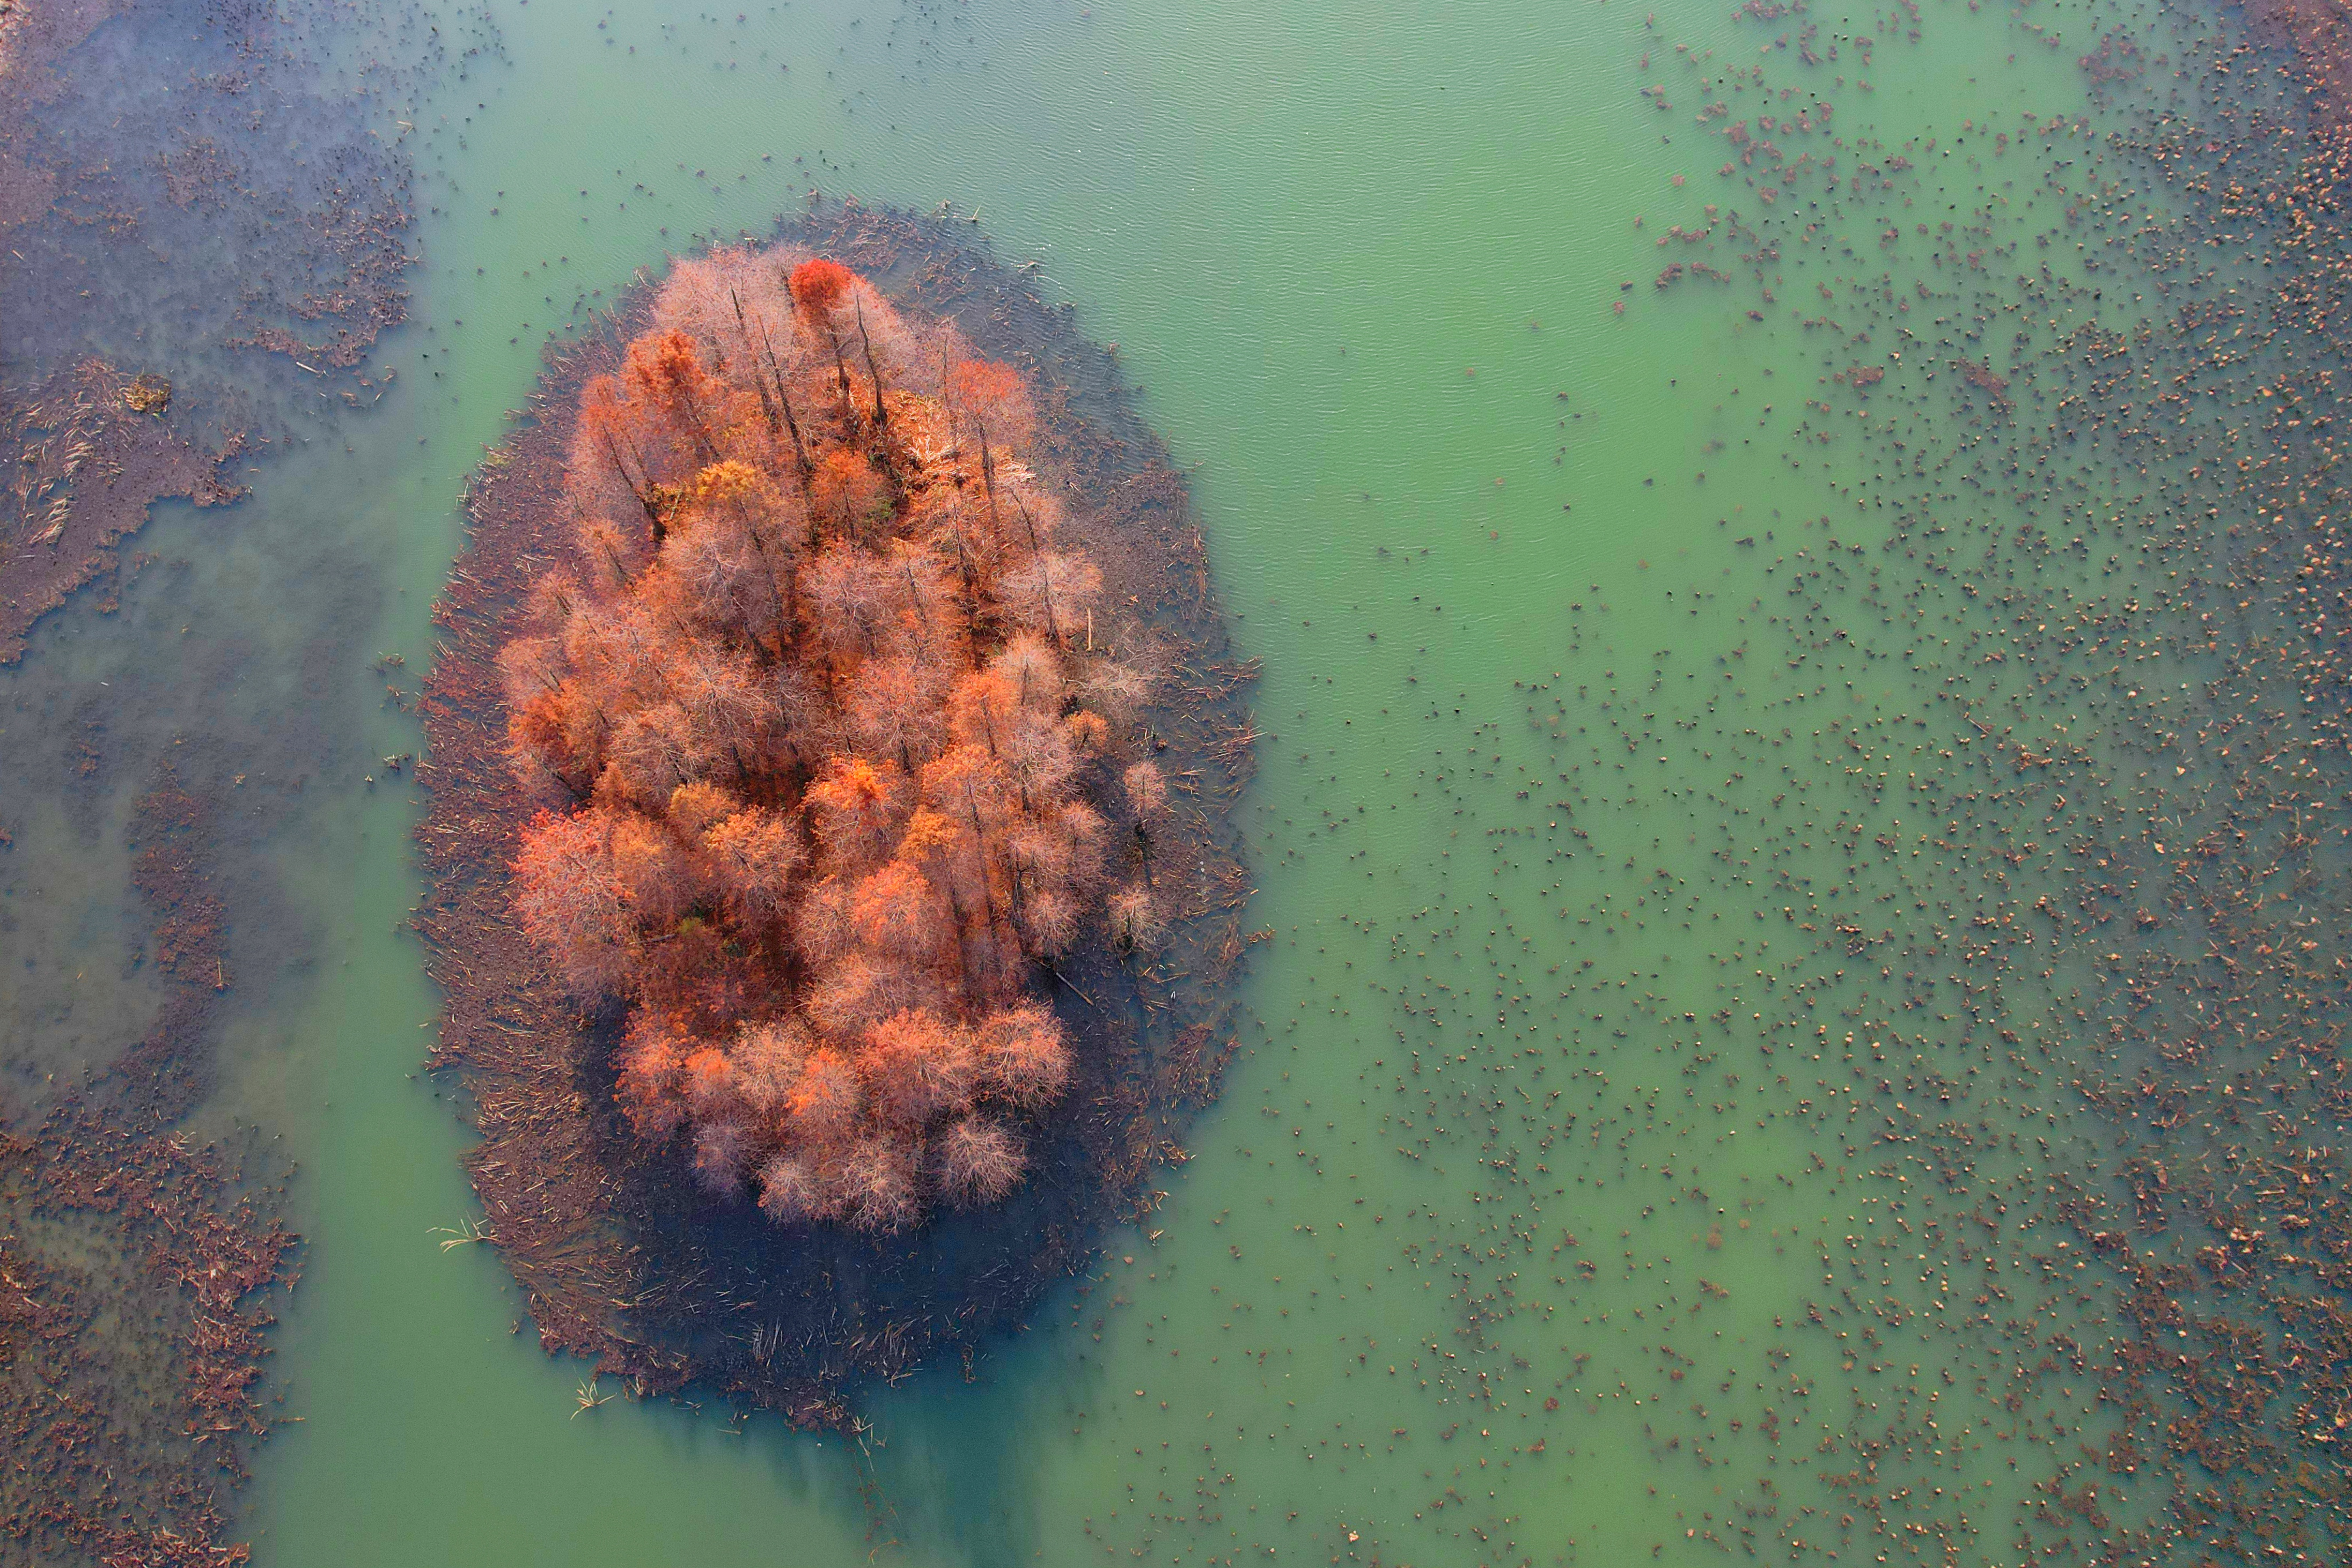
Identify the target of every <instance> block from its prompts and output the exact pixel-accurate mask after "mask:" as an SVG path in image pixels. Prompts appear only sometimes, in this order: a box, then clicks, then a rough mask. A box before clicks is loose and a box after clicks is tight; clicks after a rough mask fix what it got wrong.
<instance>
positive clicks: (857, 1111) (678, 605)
mask: <svg viewBox="0 0 2352 1568" xmlns="http://www.w3.org/2000/svg"><path fill="white" fill-rule="evenodd" d="M1034 433H1035V413H1034V409H1033V407H1032V404H1031V402H1030V398H1029V395H1028V390H1027V388H1026V386H1025V385H1024V382H1023V380H1022V378H1021V376H1020V375H1019V374H1018V373H1017V372H1015V371H1013V370H1012V369H1011V368H1010V367H1008V366H1005V365H1003V364H997V363H992V362H989V361H982V360H980V359H978V358H976V357H975V356H974V355H973V354H972V353H971V350H970V348H969V346H968V345H967V344H966V343H965V342H964V341H963V340H962V339H961V337H960V335H959V334H958V333H957V332H956V330H955V329H954V328H953V327H952V326H951V325H949V324H946V323H943V322H940V321H935V320H919V319H913V318H911V317H908V316H902V315H901V313H900V312H898V310H897V309H895V308H893V307H892V306H891V305H890V304H889V302H888V301H887V300H885V299H884V298H882V297H881V296H880V295H879V294H878V293H877V292H876V291H875V289H874V288H873V287H870V286H869V285H868V284H867V283H866V280H865V279H864V278H862V277H858V276H857V275H856V274H855V273H853V272H851V271H850V270H849V269H848V268H846V267H842V266H840V265H839V264H838V263H835V262H833V261H830V260H826V259H823V258H819V257H803V256H791V255H786V254H783V253H782V252H780V251H773V250H770V251H761V250H753V249H738V250H730V251H721V252H719V253H717V254H714V255H712V256H708V257H706V258H703V259H699V260H695V261H689V262H684V263H681V264H679V265H678V267H677V269H676V271H675V272H674V274H673V275H672V277H670V279H669V280H668V281H667V283H666V284H665V285H664V286H663V287H662V288H661V290H660V292H659V294H658V296H657V298H656V303H655V307H654V320H653V324H652V326H651V328H650V329H649V330H647V331H646V333H645V334H644V335H642V336H640V337H639V338H637V339H636V340H635V341H634V342H632V343H631V344H629V346H628V350H627V355H626V360H625V364H624V365H623V367H622V368H621V369H620V370H619V371H617V372H616V373H614V374H610V375H601V376H598V377H596V378H594V379H593V380H592V381H590V382H588V383H587V384H586V385H585V386H584V388H583V392H582V394H581V402H580V409H579V418H578V426H577V433H576V435H575V438H574V441H573V444H572V453H571V464H570V470H569V476H568V483H567V486H566V489H565V493H564V495H563V497H562V503H561V504H562V505H563V506H565V507H567V508H568V509H569V512H570V516H571V522H572V527H573V528H574V529H575V531H576V537H577V540H578V545H579V549H578V552H577V555H578V559H579V561H580V562H581V564H580V565H579V566H578V567H577V568H575V569H572V570H557V571H554V572H551V573H550V574H549V575H548V576H547V577H546V578H545V579H544V580H541V583H540V584H539V586H538V588H537V590H536V592H535V596H534V600H533V602H532V603H531V605H530V614H529V622H530V624H529V626H528V628H527V630H526V631H525V632H523V633H522V634H520V635H518V636H517V637H516V638H515V639H514V640H513V641H511V642H510V643H509V644H508V645H507V646H506V648H505V649H504V651H503V653H502V654H501V666H502V671H503V674H504V676H505V678H506V682H507V688H508V697H509V714H510V719H509V733H510V739H511V745H512V751H513V758H514V766H515V771H516V776H517V779H518V780H519V781H520V785H521V787H522V788H524V789H529V790H531V791H533V792H534V793H535V794H537V795H538V796H539V797H541V804H542V806H543V807H544V809H543V810H541V812H540V813H539V814H538V815H537V816H536V817H535V819H534V820H533V821H532V822H531V823H530V826H529V828H528V829H527V830H526V831H525V832H524V834H523V837H522V844H521V851H520V856H519V857H518V859H517V860H516V862H514V873H515V907H516V910H517V914H518V915H519V917H520V921H521V923H522V925H523V927H524V929H525V930H526V931H527V932H528V933H529V934H530V936H531V938H532V939H533V940H534V941H535V942H536V943H538V944H539V945H540V946H541V947H542V948H543V949H544V950H545V951H546V952H547V953H548V954H549V955H550V956H551V958H552V959H553V961H554V963H555V964H556V965H557V967H559V968H560V969H561V970H562V974H563V976H564V978H565V980H566V981H567V983H568V984H569V985H570V986H571V988H572V989H573V990H574V991H575V992H576V993H577V994H579V995H580V996H582V997H583V998H617V999H620V1000H623V1001H625V1003H626V1005H627V1009H628V1015H627V1022H626V1030H625V1042H624V1044H623V1047H622V1054H621V1060H620V1061H619V1074H618V1077H619V1086H620V1096H621V1100H622V1103H623V1105H624V1107H625V1110H626V1112H627V1113H628V1116H629V1118H630V1121H631V1122H632V1124H634V1125H635V1127H636V1129H637V1130H638V1131H639V1132H640V1133H641V1134H644V1135H645V1136H646V1137H648V1138H652V1139H656V1140H667V1139H669V1138H672V1137H674V1136H677V1135H678V1134H680V1133H681V1131H682V1130H683V1131H685V1132H687V1133H690V1135H691V1138H692V1143H693V1160H694V1168H695V1171H696V1173H697V1175H698V1176H699V1178H700V1179H701V1180H702V1181H703V1182H704V1183H706V1184H707V1185H708V1186H709V1187H710V1188H711V1189H712V1190H713V1191H715V1192H718V1193H739V1192H742V1191H744V1190H745V1189H746V1187H747V1185H748V1186H750V1187H751V1188H752V1189H755V1190H756V1193H757V1196H758V1199H759V1202H760V1205H761V1208H762V1209H764V1210H765V1211H766V1212H767V1214H768V1215H770V1216H771V1217H772V1218H774V1219H775V1220H777V1221H778V1222H780V1223H793V1222H798V1221H809V1220H832V1221H843V1222H846V1223H849V1224H853V1225H856V1226H858V1227H861V1228H867V1229H873V1230H890V1229H896V1228H901V1227H904V1226H907V1225H909V1224H911V1223H913V1222H915V1221H916V1220H917V1219H918V1218H920V1217H921V1216H922V1215H923V1213H924V1212H925V1211H926V1209H927V1207H929V1205H930V1204H931V1203H933V1202H934V1201H947V1202H950V1203H963V1204H975V1203H985V1202H989V1201H992V1200H993V1199H996V1198H998V1197H1003V1195H1004V1194H1005V1193H1006V1192H1007V1191H1009V1190H1010V1189H1011V1188H1013V1186H1015V1185H1016V1184H1017V1183H1018V1182H1019V1181H1020V1179H1021V1176H1022V1174H1023V1171H1024V1160H1025V1152H1024V1145H1023V1142H1022V1139H1021V1136H1020V1131H1019V1129H1020V1126H1021V1124H1022V1123H1023V1121H1024V1119H1025V1118H1029V1117H1031V1116H1034V1113H1036V1112H1037V1111H1039V1110H1040V1109H1042V1108H1043V1107H1045V1106H1046V1105H1048V1104H1050V1103H1052V1102H1053V1101H1054V1100H1055V1098H1056V1097H1057V1096H1059V1095H1060V1094H1061V1093H1062V1092H1063V1091H1064V1088H1065V1085H1066V1082H1067V1081H1068V1078H1069V1075H1070V1071H1071V1062H1070V1048H1069V1043H1068V1040H1067V1038H1066V1034H1065V1032H1064V1030H1063V1029H1062V1027H1061V1025H1060V1024H1059V1022H1058V1021H1057V1020H1056V1019H1055V1016H1054V1014H1053V1012H1052V1010H1051V1009H1049V1008H1048V1007H1046V1006H1045V1005H1044V1003H1043V1002H1042V1001H1041V1000H1040V999H1039V998H1038V996H1037V994H1036V984H1035V975H1036V973H1037V970H1038V967H1039V965H1040V963H1041V962H1050V961H1051V959H1052V958H1053V957H1054V956H1055V955H1057V954H1060V953H1062V952H1064V951H1065V950H1066V949H1067V948H1068V947H1069V946H1071V945H1072V944H1073V943H1074V942H1076V941H1077V940H1079V939H1080V938H1081V937H1082V936H1086V935H1087V932H1088V928H1089V926H1090V925H1091V926H1092V927H1093V928H1094V929H1095V930H1096V931H1097V932H1098V933H1100V934H1101V935H1103V936H1106V937H1107V938H1108V940H1110V941H1111V942H1113V943H1114V944H1116V945H1117V946H1120V947H1123V948H1131V947H1133V946H1137V945H1139V944H1148V943H1150V941H1151V940H1152V939H1153V938H1154V936H1155V935H1156V933H1157V930H1158V925H1159V918H1160V917H1159V915H1158V914H1157V913H1156V911H1155V909H1154V907H1153V902H1152V896H1151V893H1150V886H1149V859H1148V855H1146V854H1144V853H1143V852H1142V850H1143V849H1144V848H1145V847H1146V845H1147V843H1148V836H1149V832H1150V824H1151V822H1152V821H1153V820H1154V819H1155V818H1156V817H1157V816H1158V815H1159V814H1160V813H1161V812H1163V811H1164V810H1166V790H1165V786H1164V783H1163V781H1162V780H1161V779H1160V776H1159V773H1158V771H1157V769H1156V768H1155V767H1154V765H1153V764H1152V763H1151V762H1150V761H1149V760H1148V759H1145V760H1134V759H1132V758H1131V756H1130V753H1131V752H1132V751H1133V750H1134V749H1135V748H1134V747H1133V743H1132V737H1133V736H1134V734H1135V732H1136V730H1137V728H1138V708H1139V704H1140V703H1141V702H1142V701H1143V699H1144V698H1145V697H1146V696H1147V695H1148V687H1149V682H1148V680H1147V678H1146V677H1145V676H1143V675H1142V674H1139V672H1138V671H1137V670H1136V669H1135V668H1133V667H1132V666H1130V665H1129V664H1121V663H1118V662H1115V661H1113V660H1110V659H1108V657H1105V656H1103V655H1100V654H1097V653H1093V652H1091V650H1090V644H1091V641H1092V639H1091V637H1090V636H1089V635H1088V628H1089V626H1090V622H1089V619H1088V617H1089V615H1090V612H1091V605H1092V601H1093V600H1094V598H1095V596H1096V595H1097V592H1098V591H1099V587H1100V574H1099V572H1098V571H1097V569H1096V567H1095V566H1094V565H1093V564H1092V563H1091V562H1090V561H1088V560H1087V558H1086V557H1085V555H1084V554H1083V553H1081V552H1080V551H1078V550H1076V549H1072V548H1069V547H1068V546H1067V545H1066V543H1064V542H1063V540H1062V536H1063V533H1064V528H1063V523H1064V520H1065V515H1064V508H1063V506H1062V503H1061V501H1060V499H1059V498H1058V497H1056V495H1055V493H1054V491H1053V490H1052V489H1051V488H1050V487H1049V486H1047V485H1046V484H1045V483H1044V482H1043V481H1042V480H1041V479H1040V477H1039V476H1037V475H1036V474H1035V473H1034V471H1033V470H1032V469H1031V468H1030V466H1029V465H1028V464H1027V463H1026V462H1024V450H1025V448H1026V445H1027V444H1028V443H1029V442H1030V441H1031V439H1032V438H1033V436H1034ZM1115 850H1116V851H1117V852H1114V851H1115ZM1129 866H1131V867H1133V868H1134V870H1132V871H1131V872H1128V871H1123V870H1121V868H1124V867H1129ZM1122 881H1123V882H1124V884H1123V885H1122V884H1121V883H1122Z"/></svg>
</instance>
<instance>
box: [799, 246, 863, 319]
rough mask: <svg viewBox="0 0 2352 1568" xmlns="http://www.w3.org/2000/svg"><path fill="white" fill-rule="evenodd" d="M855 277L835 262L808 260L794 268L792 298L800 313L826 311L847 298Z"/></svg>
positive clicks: (811, 258) (855, 281)
mask: <svg viewBox="0 0 2352 1568" xmlns="http://www.w3.org/2000/svg"><path fill="white" fill-rule="evenodd" d="M856 283H857V275H856V273H854V272H852V271H850V270H849V268H847V267H844V266H842V265H841V263H839V262H837V261H832V260H829V259H827V258H826V257H824V256H811V257H810V258H809V259H808V260H806V261H804V262H803V263H801V264H800V265H799V266H798V267H794V268H793V277H792V290H793V299H794V300H795V301H797V302H798V303H799V305H800V308H802V309H803V310H814V311H828V310H831V309H833V308H835V307H836V306H838V305H840V304H841V303H842V302H843V301H844V300H845V299H847V298H849V291H850V289H851V288H853V287H856Z"/></svg>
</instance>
